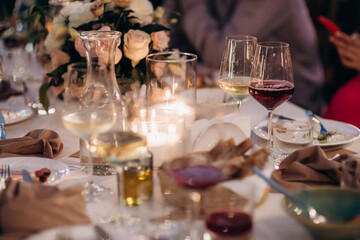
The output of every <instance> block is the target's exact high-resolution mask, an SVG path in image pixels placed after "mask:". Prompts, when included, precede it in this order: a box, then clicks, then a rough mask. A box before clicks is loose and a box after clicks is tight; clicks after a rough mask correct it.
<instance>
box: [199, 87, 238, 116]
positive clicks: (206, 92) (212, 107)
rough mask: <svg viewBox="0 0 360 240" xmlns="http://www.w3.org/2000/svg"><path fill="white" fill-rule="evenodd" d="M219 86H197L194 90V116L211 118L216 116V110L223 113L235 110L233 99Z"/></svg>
mask: <svg viewBox="0 0 360 240" xmlns="http://www.w3.org/2000/svg"><path fill="white" fill-rule="evenodd" d="M224 94H226V93H225V92H224V91H223V90H222V89H221V88H199V89H197V90H196V98H197V107H196V118H197V119H201V118H207V119H212V118H214V117H216V114H217V113H218V112H220V111H221V112H222V113H223V114H224V115H227V114H229V113H232V112H234V111H235V110H236V102H235V100H234V99H233V98H232V97H231V96H230V95H228V94H226V95H225V96H226V97H225V102H224Z"/></svg>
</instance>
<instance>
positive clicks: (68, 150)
mask: <svg viewBox="0 0 360 240" xmlns="http://www.w3.org/2000/svg"><path fill="white" fill-rule="evenodd" d="M61 106H62V103H61V102H60V101H57V102H56V107H57V111H56V113H55V114H53V115H48V116H38V115H34V116H33V117H32V118H31V119H29V120H26V121H24V122H22V123H18V124H15V125H10V126H6V127H5V131H6V135H7V138H14V137H22V136H24V135H25V134H26V133H27V132H29V131H30V130H33V129H37V128H48V129H53V130H55V131H56V132H58V134H59V135H60V136H61V138H62V140H63V143H64V150H63V152H62V153H61V154H60V155H59V156H58V157H57V160H59V161H62V162H64V163H66V164H68V165H69V166H70V169H71V172H70V174H69V176H68V177H67V178H66V179H65V180H63V181H62V182H61V183H59V186H60V187H67V186H70V185H74V184H77V183H83V184H84V183H86V181H87V176H86V174H84V173H83V172H82V171H81V170H80V168H79V167H80V160H79V159H78V158H70V157H68V156H69V155H71V154H72V153H74V152H76V151H78V150H79V139H78V138H76V137H74V135H73V134H71V133H70V132H69V131H67V130H66V129H65V128H64V127H63V125H62V123H61ZM276 112H277V113H279V114H283V115H285V116H291V117H293V118H297V117H299V118H305V117H306V115H305V112H304V110H303V109H302V108H300V107H298V106H296V105H294V104H292V103H290V102H286V103H284V104H282V105H281V106H280V107H279V108H278V109H276ZM241 114H243V115H247V116H249V117H250V119H251V127H254V126H255V125H256V124H258V123H259V122H261V121H264V120H265V119H266V118H267V111H266V110H265V109H264V108H263V107H262V106H260V104H258V103H257V102H255V100H253V99H252V98H249V99H248V100H247V101H246V102H245V103H244V104H243V106H242V109H241ZM251 138H252V140H253V141H254V142H255V143H256V144H258V145H260V146H263V145H265V144H266V142H265V141H264V140H263V139H260V138H258V137H257V136H255V135H254V134H253V133H252V135H251ZM359 146H360V141H359V140H358V141H356V142H354V143H352V144H349V145H347V146H343V147H346V148H347V149H348V150H352V151H354V152H358V149H360V148H359ZM95 182H96V183H99V184H101V185H103V186H107V187H110V188H112V189H113V190H114V191H116V180H115V176H101V177H99V176H95ZM157 188H158V186H157ZM155 192H158V189H155ZM281 199H282V195H281V194H273V193H271V194H270V195H269V197H268V198H267V200H266V201H265V202H264V203H263V204H262V205H261V206H259V207H258V208H257V209H256V210H255V217H254V219H255V227H254V239H256V240H257V239H258V240H262V239H269V240H271V239H276V240H280V239H284V240H285V239H286V240H287V239H293V240H296V239H299V240H303V239H312V237H311V235H310V233H309V232H308V231H307V230H306V229H305V228H304V227H303V226H302V225H300V224H299V223H298V222H296V221H295V220H294V219H292V218H291V217H290V216H288V215H287V214H286V213H285V212H284V210H283V209H282V207H281ZM87 206H88V213H89V215H90V217H91V219H92V220H93V221H94V222H98V221H100V219H101V218H102V217H105V216H109V215H112V214H113V213H114V211H115V210H114V209H116V208H117V207H116V194H114V195H113V197H112V198H110V199H108V200H106V202H97V203H88V205H87Z"/></svg>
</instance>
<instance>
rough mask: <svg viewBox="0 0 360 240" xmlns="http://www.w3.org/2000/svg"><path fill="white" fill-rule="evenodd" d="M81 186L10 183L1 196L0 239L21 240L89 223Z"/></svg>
mask: <svg viewBox="0 0 360 240" xmlns="http://www.w3.org/2000/svg"><path fill="white" fill-rule="evenodd" d="M82 189H83V188H82V186H80V185H77V186H73V187H70V188H67V189H64V190H60V189H58V188H57V187H55V186H45V185H42V184H30V183H27V182H16V181H10V182H9V184H8V187H7V188H6V189H5V190H4V191H3V192H2V193H1V195H0V231H1V234H0V239H22V238H24V237H25V236H28V235H30V234H33V233H36V232H39V231H42V230H45V229H49V228H53V227H60V226H66V225H80V224H89V223H90V219H89V217H88V216H87V214H86V205H85V200H84V197H83V196H82V195H81V191H82Z"/></svg>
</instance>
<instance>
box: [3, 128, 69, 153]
mask: <svg viewBox="0 0 360 240" xmlns="http://www.w3.org/2000/svg"><path fill="white" fill-rule="evenodd" d="M63 147H64V145H63V143H62V141H61V138H60V136H59V135H58V134H57V133H56V132H54V131H52V130H48V129H35V130H32V131H30V132H29V133H27V134H26V135H25V136H24V137H20V138H11V139H4V140H0V157H15V156H19V155H31V156H40V157H46V158H53V157H55V156H56V155H58V154H59V153H60V152H61V151H62V149H63Z"/></svg>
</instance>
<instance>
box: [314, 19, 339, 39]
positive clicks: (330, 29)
mask: <svg viewBox="0 0 360 240" xmlns="http://www.w3.org/2000/svg"><path fill="white" fill-rule="evenodd" d="M318 21H319V22H320V23H321V24H322V25H324V27H325V28H326V30H327V31H328V32H329V33H330V34H331V35H334V34H335V33H336V32H339V31H340V29H339V28H338V27H337V26H336V25H335V24H334V23H333V22H332V21H331V20H330V19H328V18H326V17H323V16H319V17H318Z"/></svg>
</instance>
